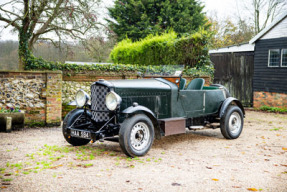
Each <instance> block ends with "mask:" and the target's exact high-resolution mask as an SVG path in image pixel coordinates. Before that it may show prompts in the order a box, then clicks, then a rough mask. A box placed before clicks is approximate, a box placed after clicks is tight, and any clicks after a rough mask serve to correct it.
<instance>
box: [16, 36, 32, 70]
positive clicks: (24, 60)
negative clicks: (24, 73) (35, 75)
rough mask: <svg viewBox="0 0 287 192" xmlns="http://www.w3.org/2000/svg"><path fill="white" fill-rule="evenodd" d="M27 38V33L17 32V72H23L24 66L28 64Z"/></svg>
mask: <svg viewBox="0 0 287 192" xmlns="http://www.w3.org/2000/svg"><path fill="white" fill-rule="evenodd" d="M29 37H30V35H29V34H27V33H23V32H21V31H20V32H19V47H18V53H19V67H18V68H19V70H25V69H26V66H27V64H28V62H29V57H30V54H31V52H30V50H29V48H28V43H29Z"/></svg>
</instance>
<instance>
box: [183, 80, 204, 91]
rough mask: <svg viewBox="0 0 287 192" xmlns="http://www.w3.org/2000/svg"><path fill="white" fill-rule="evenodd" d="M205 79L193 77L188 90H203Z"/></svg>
mask: <svg viewBox="0 0 287 192" xmlns="http://www.w3.org/2000/svg"><path fill="white" fill-rule="evenodd" d="M204 83H205V80H204V79H202V78H196V79H193V80H192V81H191V82H190V83H189V84H188V85H187V87H186V90H202V88H203V85H204Z"/></svg>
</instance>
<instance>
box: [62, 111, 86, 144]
mask: <svg viewBox="0 0 287 192" xmlns="http://www.w3.org/2000/svg"><path fill="white" fill-rule="evenodd" d="M81 115H83V117H84V109H74V110H72V111H70V112H69V113H68V114H67V115H66V117H65V119H64V122H63V127H62V131H63V135H64V138H65V139H66V141H67V142H68V143H70V144H71V145H74V146H80V145H86V144H88V143H89V142H90V141H91V140H90V139H81V138H77V137H71V134H70V131H69V130H68V129H67V128H68V127H70V126H71V125H72V124H73V123H74V122H75V120H76V119H77V118H79V117H80V116H81ZM87 115H88V116H90V117H91V114H90V113H89V112H87ZM83 121H85V118H82V119H81V118H79V119H78V121H77V122H75V124H77V123H84V122H83ZM75 124H74V125H75Z"/></svg>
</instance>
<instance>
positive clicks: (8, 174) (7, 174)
mask: <svg viewBox="0 0 287 192" xmlns="http://www.w3.org/2000/svg"><path fill="white" fill-rule="evenodd" d="M11 175H12V174H10V173H6V174H5V175H4V176H11Z"/></svg>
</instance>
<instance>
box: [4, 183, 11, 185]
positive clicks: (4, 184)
mask: <svg viewBox="0 0 287 192" xmlns="http://www.w3.org/2000/svg"><path fill="white" fill-rule="evenodd" d="M2 185H11V183H2Z"/></svg>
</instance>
